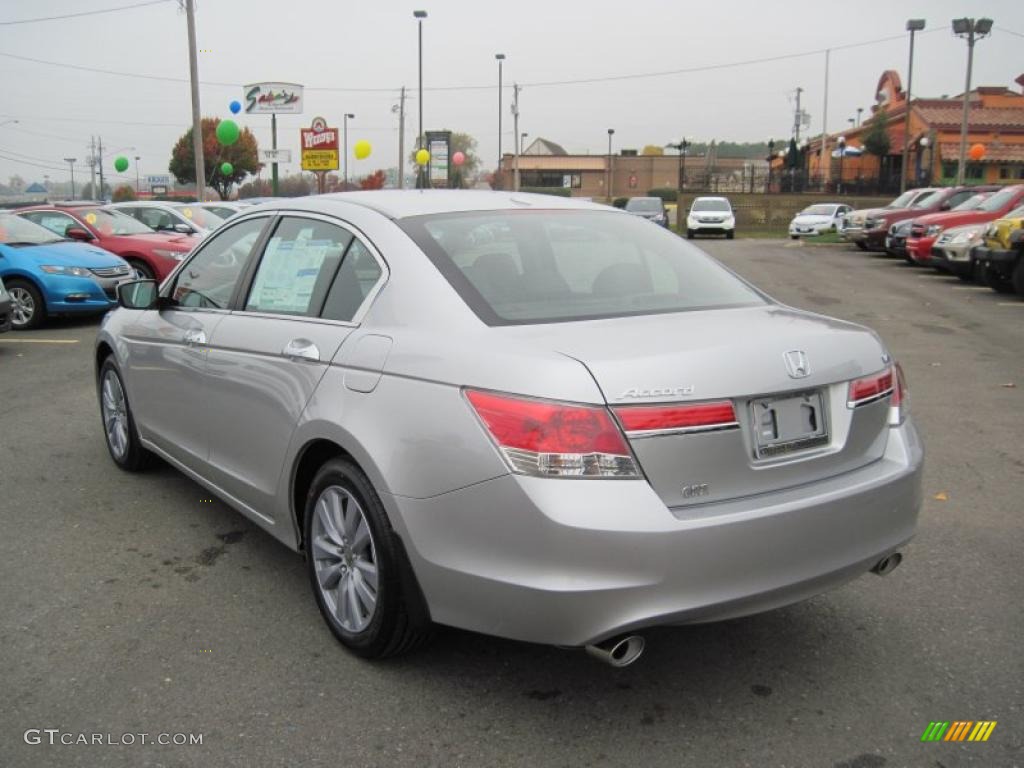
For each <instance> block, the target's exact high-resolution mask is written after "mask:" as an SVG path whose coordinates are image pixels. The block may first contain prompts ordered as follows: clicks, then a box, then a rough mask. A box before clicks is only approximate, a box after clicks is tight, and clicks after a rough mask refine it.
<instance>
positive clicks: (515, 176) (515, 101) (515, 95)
mask: <svg viewBox="0 0 1024 768" xmlns="http://www.w3.org/2000/svg"><path fill="white" fill-rule="evenodd" d="M512 126H513V129H514V130H513V133H512V135H513V136H518V135H519V83H512ZM518 145H519V142H518V141H516V140H515V139H513V140H512V146H513V147H515V149H516V154H515V157H514V158H513V160H514V167H513V169H512V190H513V191H514V192H518V191H519V146H518Z"/></svg>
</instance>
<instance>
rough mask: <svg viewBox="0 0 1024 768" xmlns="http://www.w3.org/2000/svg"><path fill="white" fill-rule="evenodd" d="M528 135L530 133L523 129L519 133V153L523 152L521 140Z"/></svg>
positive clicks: (524, 139)
mask: <svg viewBox="0 0 1024 768" xmlns="http://www.w3.org/2000/svg"><path fill="white" fill-rule="evenodd" d="M529 135H530V134H528V133H527V132H526V131H523V132H522V133H521V134H519V154H520V155H521V154H523V142H524V141H526V137H527V136H529Z"/></svg>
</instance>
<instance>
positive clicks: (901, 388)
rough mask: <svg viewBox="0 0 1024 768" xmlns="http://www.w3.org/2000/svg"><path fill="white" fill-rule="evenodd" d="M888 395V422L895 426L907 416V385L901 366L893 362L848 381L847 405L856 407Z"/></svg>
mask: <svg viewBox="0 0 1024 768" xmlns="http://www.w3.org/2000/svg"><path fill="white" fill-rule="evenodd" d="M884 397H889V398H890V400H889V424H890V426H894V427H897V426H899V425H900V424H902V423H903V421H904V419H906V417H907V385H906V378H905V377H904V374H903V368H901V367H900V364H899V363H895V364H894V365H893V366H892V367H891V368H886V369H885V370H884V371H882V372H881V373H876V374H872V375H871V376H865V377H864V378H862V379H857V380H855V381H851V382H850V394H849V397H848V399H847V406H849V407H850V408H857V407H859V406H861V405H868V404H869V403H874V402H876V401H878V400H881V399H882V398H884Z"/></svg>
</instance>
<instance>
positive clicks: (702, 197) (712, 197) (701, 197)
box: [693, 195, 729, 203]
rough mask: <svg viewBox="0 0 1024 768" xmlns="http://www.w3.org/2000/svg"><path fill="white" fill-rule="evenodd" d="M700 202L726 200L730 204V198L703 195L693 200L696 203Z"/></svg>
mask: <svg viewBox="0 0 1024 768" xmlns="http://www.w3.org/2000/svg"><path fill="white" fill-rule="evenodd" d="M698 200H724V201H725V202H727V203H728V202H729V198H728V197H715V196H714V195H701V196H700V197H695V198H694V199H693V201H694V202H697V201H698Z"/></svg>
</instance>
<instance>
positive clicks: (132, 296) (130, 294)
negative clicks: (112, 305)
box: [117, 280, 159, 309]
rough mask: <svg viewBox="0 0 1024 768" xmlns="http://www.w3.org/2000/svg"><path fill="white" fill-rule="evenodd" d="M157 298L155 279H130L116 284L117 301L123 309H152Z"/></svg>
mask: <svg viewBox="0 0 1024 768" xmlns="http://www.w3.org/2000/svg"><path fill="white" fill-rule="evenodd" d="M158 298H159V291H158V286H157V284H156V280H132V281H131V282H128V283H121V284H120V285H118V286H117V303H118V304H120V305H121V306H122V307H124V308H125V309H153V308H154V307H155V306H156V305H157V300H158Z"/></svg>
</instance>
